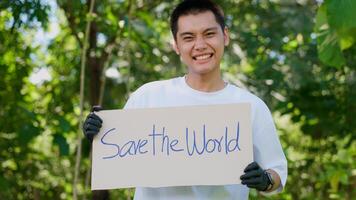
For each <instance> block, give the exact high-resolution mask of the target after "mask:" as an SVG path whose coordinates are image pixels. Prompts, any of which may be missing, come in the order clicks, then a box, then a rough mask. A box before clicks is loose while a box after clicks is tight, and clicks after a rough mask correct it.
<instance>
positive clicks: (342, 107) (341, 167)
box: [0, 0, 356, 199]
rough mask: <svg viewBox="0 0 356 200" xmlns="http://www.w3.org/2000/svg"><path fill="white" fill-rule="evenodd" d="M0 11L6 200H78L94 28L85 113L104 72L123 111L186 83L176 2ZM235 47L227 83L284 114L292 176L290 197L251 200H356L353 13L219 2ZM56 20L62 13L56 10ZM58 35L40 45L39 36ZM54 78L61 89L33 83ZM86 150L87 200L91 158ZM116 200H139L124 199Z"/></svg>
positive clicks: (1, 180)
mask: <svg viewBox="0 0 356 200" xmlns="http://www.w3.org/2000/svg"><path fill="white" fill-rule="evenodd" d="M56 2H57V6H58V7H54V8H50V6H49V5H48V4H47V2H46V1H1V2H0V8H1V9H0V41H1V42H0V76H1V78H0V118H1V119H2V120H1V121H0V149H1V151H0V173H1V174H2V176H0V187H1V190H0V199H71V195H72V187H73V186H72V180H73V174H74V166H75V158H74V157H75V156H74V155H75V151H76V137H77V135H76V134H77V133H78V130H77V127H78V119H79V110H78V109H79V76H80V74H79V73H80V55H81V54H80V53H81V48H82V46H83V44H82V41H83V37H84V29H85V23H86V20H85V19H87V18H88V17H91V18H93V24H92V29H91V34H90V38H89V53H88V55H87V60H88V65H87V68H86V88H85V108H86V112H85V114H86V113H87V112H88V111H89V109H90V107H91V105H92V104H94V103H96V102H97V100H98V96H99V95H98V94H99V92H100V91H99V90H100V87H99V86H100V83H101V81H100V76H101V74H102V73H103V70H104V65H105V64H107V66H108V68H109V69H110V70H114V71H116V72H118V74H119V76H118V77H116V78H110V77H107V79H106V84H105V90H104V99H103V107H104V108H107V109H109V108H121V107H122V106H123V105H124V103H125V100H126V98H127V96H128V94H129V93H130V92H131V91H133V90H135V89H136V88H137V87H139V86H141V85H142V84H144V83H146V82H149V81H153V80H159V79H166V78H170V77H174V76H180V75H182V74H183V73H184V71H185V68H184V66H183V65H182V64H181V63H180V60H179V57H178V56H177V55H175V53H174V51H173V50H172V49H171V46H170V42H171V40H172V37H171V36H170V30H169V24H168V23H167V22H168V20H167V19H168V18H169V13H170V11H171V10H172V8H173V6H174V5H175V3H177V2H178V1H173V2H172V1H158V0H150V1H136V0H122V1H113V0H103V1H96V6H95V9H94V10H95V14H94V15H92V16H87V10H88V4H87V3H86V2H85V1H67V0H57V1H56ZM219 2H220V4H221V6H222V7H223V9H224V10H225V12H226V18H227V24H228V26H229V28H230V33H231V45H230V46H229V47H228V48H227V49H226V53H225V57H224V62H223V63H222V69H223V76H224V78H225V79H227V80H229V81H231V82H233V83H235V84H237V85H239V86H241V87H245V88H248V89H249V90H250V91H252V92H254V93H256V94H257V95H258V96H260V97H261V98H263V99H264V100H265V101H266V102H267V104H268V105H269V107H270V109H271V110H272V111H274V116H275V119H276V121H277V126H278V130H279V134H280V137H281V142H282V144H283V148H284V150H285V153H286V156H287V159H288V167H289V176H288V181H287V186H286V188H285V191H284V192H283V193H282V194H279V195H277V196H274V197H263V196H261V194H258V193H257V192H256V191H251V195H250V197H251V199H352V198H353V197H354V196H356V194H355V191H354V187H355V185H356V182H355V180H356V179H355V177H356V166H355V165H356V163H355V161H354V160H356V143H355V130H356V127H355V126H356V123H353V121H354V120H353V114H354V113H355V112H356V105H355V102H356V99H355V98H356V90H355V89H354V88H355V87H356V85H355V84H356V81H355V77H356V76H355V61H356V45H355V36H356V34H355V33H356V32H355V30H356V29H355V23H356V21H355V20H354V19H356V16H355V13H356V8H355V1H353V0H342V1H337V0H326V1H324V3H322V4H321V5H318V4H317V3H316V2H315V1H267V0H261V1H250V0H249V1H232V0H230V1H225V0H224V1H219ZM51 9H55V10H51ZM50 16H52V17H54V18H56V19H57V22H58V25H59V30H60V31H59V33H58V34H57V35H56V37H54V38H53V39H51V40H50V41H47V42H48V43H49V44H48V45H47V44H38V43H36V41H35V40H36V39H35V35H34V33H35V32H36V29H43V30H45V31H49V30H50V27H51V26H50V25H51V23H53V21H51V20H50ZM40 69H45V70H47V71H48V72H49V74H50V76H51V78H50V79H49V80H45V81H43V82H41V83H38V84H35V83H33V81H31V79H30V77H31V75H33V74H34V73H35V72H36V71H38V70H40ZM89 146H90V145H89V144H88V142H87V141H86V140H84V143H83V158H82V164H81V168H80V177H81V178H80V185H79V187H78V188H79V194H80V198H81V197H84V195H87V196H88V195H90V193H91V192H90V189H89V188H88V187H86V186H85V184H84V182H85V177H86V174H87V173H88V172H87V170H88V169H89V168H90V160H89V158H88V155H89V149H90V147H89ZM110 195H111V199H124V198H128V197H131V198H132V197H133V190H114V191H111V192H110Z"/></svg>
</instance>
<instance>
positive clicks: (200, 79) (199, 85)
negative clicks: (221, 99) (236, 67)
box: [185, 73, 225, 92]
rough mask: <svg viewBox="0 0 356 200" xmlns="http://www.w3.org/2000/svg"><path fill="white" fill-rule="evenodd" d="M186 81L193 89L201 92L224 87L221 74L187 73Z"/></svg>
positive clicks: (213, 90)
mask: <svg viewBox="0 0 356 200" xmlns="http://www.w3.org/2000/svg"><path fill="white" fill-rule="evenodd" d="M185 81H186V83H187V84H188V85H189V86H190V87H191V88H193V89H195V90H199V91H202V92H215V91H219V90H221V89H223V88H224V87H225V82H224V81H223V80H222V78H221V75H220V74H219V75H218V76H212V77H210V76H208V75H206V76H204V75H195V74H192V73H188V74H187V75H186V76H185Z"/></svg>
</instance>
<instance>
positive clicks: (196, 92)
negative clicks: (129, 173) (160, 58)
mask: <svg viewBox="0 0 356 200" xmlns="http://www.w3.org/2000/svg"><path fill="white" fill-rule="evenodd" d="M171 30H172V34H173V37H174V40H175V45H174V49H175V51H176V53H177V54H178V55H179V56H180V58H181V60H182V62H183V63H184V64H185V65H186V67H187V71H188V72H187V74H186V75H185V76H183V77H177V78H173V79H170V80H164V81H155V82H151V83H147V84H145V85H143V86H141V87H140V88H139V89H137V90H136V91H135V92H134V93H132V95H131V96H130V98H129V100H128V101H127V103H126V105H125V108H149V107H151V108H153V107H155V108H157V107H172V106H175V107H176V106H188V105H212V104H229V103H242V102H244V103H246V102H248V103H250V104H251V124H252V139H253V149H254V155H253V157H254V162H253V163H251V164H249V165H248V166H246V168H245V171H244V172H245V174H244V175H242V176H241V177H240V179H241V184H234V185H220V186H183V187H164V188H136V192H135V199H136V200H158V199H164V200H171V199H183V200H185V199H188V200H203V199H204V200H205V199H218V200H223V199H239V200H243V199H248V193H249V188H253V189H256V190H258V191H261V192H262V193H263V194H274V193H277V192H280V191H282V189H283V187H284V186H285V184H286V180H287V161H286V158H285V156H284V153H283V150H282V147H281V144H280V142H279V139H278V136H277V134H276V128H275V125H274V122H273V119H272V116H271V113H270V111H269V109H268V108H267V106H266V104H265V103H264V102H263V101H262V100H261V99H259V98H258V97H256V96H255V95H253V94H251V93H250V92H248V91H246V90H243V89H241V88H238V87H236V86H235V85H232V84H230V83H228V82H225V81H224V80H223V79H222V77H221V71H220V62H221V59H222V57H223V54H224V48H225V46H227V45H228V44H229V32H228V29H227V27H226V26H225V22H224V14H223V12H222V10H221V9H220V7H219V6H217V5H216V4H215V3H213V2H212V1H210V0H185V1H182V2H181V3H180V4H179V5H178V6H177V7H176V8H175V10H174V11H173V13H172V15H171ZM212 114H213V113H212ZM101 124H102V120H101V119H100V118H99V117H98V116H97V115H95V114H94V113H91V114H89V115H88V117H87V119H86V121H85V123H84V128H83V129H84V134H85V136H86V137H87V138H88V139H90V140H92V138H93V136H95V135H96V134H97V133H98V132H99V129H100V127H101Z"/></svg>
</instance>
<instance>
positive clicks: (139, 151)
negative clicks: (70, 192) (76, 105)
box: [91, 103, 253, 190]
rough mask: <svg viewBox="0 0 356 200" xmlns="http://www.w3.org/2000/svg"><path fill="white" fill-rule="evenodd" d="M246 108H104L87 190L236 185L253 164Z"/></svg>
mask: <svg viewBox="0 0 356 200" xmlns="http://www.w3.org/2000/svg"><path fill="white" fill-rule="evenodd" d="M250 113H251V112H250V104H247V103H241V104H229V105H209V106H187V107H171V108H148V109H127V110H107V111H100V112H98V113H96V114H98V115H99V116H100V117H101V118H102V119H103V127H102V128H101V129H100V133H99V134H98V135H97V136H96V137H95V138H94V140H93V157H92V183H91V186H92V190H101V189H115V188H128V187H166V186H187V185H226V184H238V183H240V178H239V177H240V176H241V175H242V174H243V169H244V168H245V167H246V166H247V165H248V164H249V163H251V162H252V161H253V152H252V134H251V114H250Z"/></svg>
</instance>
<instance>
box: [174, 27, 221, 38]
mask: <svg viewBox="0 0 356 200" xmlns="http://www.w3.org/2000/svg"><path fill="white" fill-rule="evenodd" d="M217 29H218V28H217V27H211V28H207V29H205V30H204V31H203V33H206V32H208V31H216V30H217ZM186 35H194V33H192V32H189V31H187V32H183V33H180V34H179V36H180V37H184V36H186Z"/></svg>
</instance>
